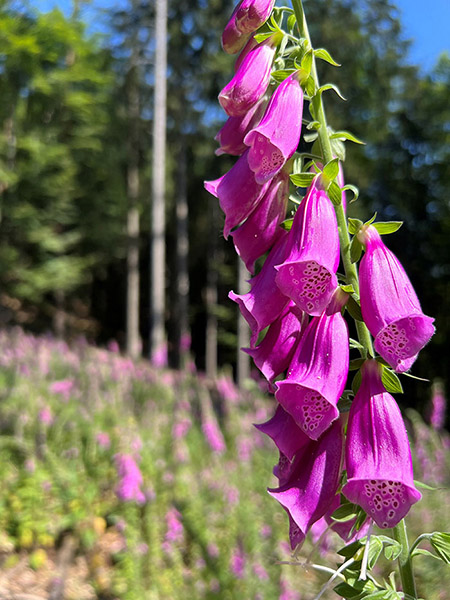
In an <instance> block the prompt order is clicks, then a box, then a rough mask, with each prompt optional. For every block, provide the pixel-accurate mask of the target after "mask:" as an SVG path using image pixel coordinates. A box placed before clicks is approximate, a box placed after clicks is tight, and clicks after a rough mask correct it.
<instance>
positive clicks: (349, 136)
mask: <svg viewBox="0 0 450 600" xmlns="http://www.w3.org/2000/svg"><path fill="white" fill-rule="evenodd" d="M335 91H336V90H335ZM336 94H338V92H336ZM338 96H340V93H339V94H338ZM341 98H342V96H341ZM343 100H345V98H343ZM330 139H332V140H349V141H350V142H354V143H355V144H362V145H363V146H365V144H366V143H365V142H363V141H362V140H360V139H359V138H357V137H356V135H353V133H350V131H335V132H334V133H332V134H331V135H330Z"/></svg>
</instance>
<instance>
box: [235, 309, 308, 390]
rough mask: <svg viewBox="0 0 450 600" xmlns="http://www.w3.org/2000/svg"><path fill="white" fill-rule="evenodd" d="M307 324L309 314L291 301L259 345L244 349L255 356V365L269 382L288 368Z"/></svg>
mask: <svg viewBox="0 0 450 600" xmlns="http://www.w3.org/2000/svg"><path fill="white" fill-rule="evenodd" d="M307 324H308V317H307V315H306V314H305V313H304V312H302V311H301V310H300V309H299V308H298V307H297V306H295V304H293V303H292V302H290V303H289V305H288V306H287V307H286V308H285V309H284V311H283V312H282V313H281V314H280V316H279V317H278V318H277V319H276V320H275V321H274V322H273V323H272V324H271V325H270V326H269V329H268V330H267V333H266V335H265V336H264V339H263V340H262V342H261V343H260V344H259V346H257V347H256V348H244V351H245V352H247V354H249V355H250V356H251V357H252V358H253V360H254V362H255V365H256V366H257V367H258V369H259V370H260V371H261V373H262V374H263V375H264V377H265V378H266V379H267V380H268V381H269V382H273V380H274V379H275V378H276V377H278V375H280V374H281V373H282V372H283V371H285V370H286V369H287V368H288V366H289V364H290V362H291V359H292V355H293V353H294V351H295V348H296V345H297V343H298V341H299V340H300V336H301V334H302V331H303V330H304V329H305V328H306V326H307Z"/></svg>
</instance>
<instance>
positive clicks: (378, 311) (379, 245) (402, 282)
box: [358, 226, 434, 373]
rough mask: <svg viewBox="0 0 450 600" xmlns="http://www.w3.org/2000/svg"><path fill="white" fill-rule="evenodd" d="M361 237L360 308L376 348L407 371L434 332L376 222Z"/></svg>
mask: <svg viewBox="0 0 450 600" xmlns="http://www.w3.org/2000/svg"><path fill="white" fill-rule="evenodd" d="M358 239H359V240H360V241H361V243H363V244H364V245H365V247H366V252H365V254H364V256H363V258H362V260H361V264H360V268H359V277H360V297H361V312H362V316H363V319H364V322H365V323H366V325H367V327H368V328H369V331H370V333H371V334H372V335H373V336H374V338H375V344H374V346H375V350H376V351H377V352H378V353H379V354H380V355H381V356H382V357H383V358H384V360H386V361H387V362H388V363H389V364H390V365H391V366H392V367H393V368H394V369H395V370H396V371H397V372H398V373H403V372H404V371H407V370H408V369H409V368H410V367H411V365H412V364H413V362H414V361H415V360H416V358H417V354H418V353H419V351H420V350H421V349H422V348H423V347H424V346H425V344H427V342H428V341H429V340H430V338H431V336H432V335H433V333H434V326H433V321H434V319H432V318H431V317H427V316H426V315H424V314H423V312H422V309H421V307H420V303H419V300H418V298H417V296H416V293H415V291H414V288H413V286H412V284H411V282H410V280H409V278H408V275H407V274H406V273H405V270H404V269H403V267H402V265H401V264H400V261H399V260H398V259H397V257H396V256H395V255H394V254H393V253H392V252H391V251H390V250H389V249H388V248H387V247H386V246H385V245H384V242H383V241H382V239H381V236H380V234H379V233H378V231H377V230H376V229H375V227H373V226H368V227H363V228H362V229H361V231H360V232H359V233H358Z"/></svg>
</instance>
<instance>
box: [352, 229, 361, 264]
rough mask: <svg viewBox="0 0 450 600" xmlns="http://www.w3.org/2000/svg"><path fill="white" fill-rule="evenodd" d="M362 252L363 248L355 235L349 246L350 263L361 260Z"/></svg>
mask: <svg viewBox="0 0 450 600" xmlns="http://www.w3.org/2000/svg"><path fill="white" fill-rule="evenodd" d="M362 251H363V246H362V244H361V242H360V241H359V240H358V238H357V237H356V235H355V237H354V238H353V239H352V243H351V244H350V260H351V261H352V263H356V262H358V260H359V259H360V258H361V254H362Z"/></svg>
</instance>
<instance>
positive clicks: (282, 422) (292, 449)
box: [255, 404, 310, 479]
mask: <svg viewBox="0 0 450 600" xmlns="http://www.w3.org/2000/svg"><path fill="white" fill-rule="evenodd" d="M255 427H256V429H258V430H259V431H261V432H262V433H265V434H266V435H268V436H269V437H270V438H271V439H272V440H273V441H274V442H275V444H276V446H277V448H278V450H279V451H280V452H281V453H282V454H283V455H284V456H286V457H287V458H288V459H289V460H290V461H291V460H292V459H293V458H294V456H295V454H296V453H297V452H298V451H299V450H300V448H302V447H303V446H305V445H306V444H307V443H308V442H309V441H310V438H309V437H308V436H307V435H305V434H304V433H303V431H302V430H301V429H300V428H299V426H298V425H297V423H296V422H295V421H294V419H293V418H292V417H291V415H290V414H288V413H287V412H286V411H285V410H284V408H283V407H282V406H281V405H280V404H278V405H277V409H276V411H275V414H274V415H273V417H272V418H271V419H269V420H268V421H266V422H265V423H261V424H260V425H255ZM282 460H283V459H282ZM278 466H279V470H278V474H280V471H282V470H283V468H284V466H285V465H284V464H283V465H282V466H280V465H278ZM279 479H280V478H279Z"/></svg>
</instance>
